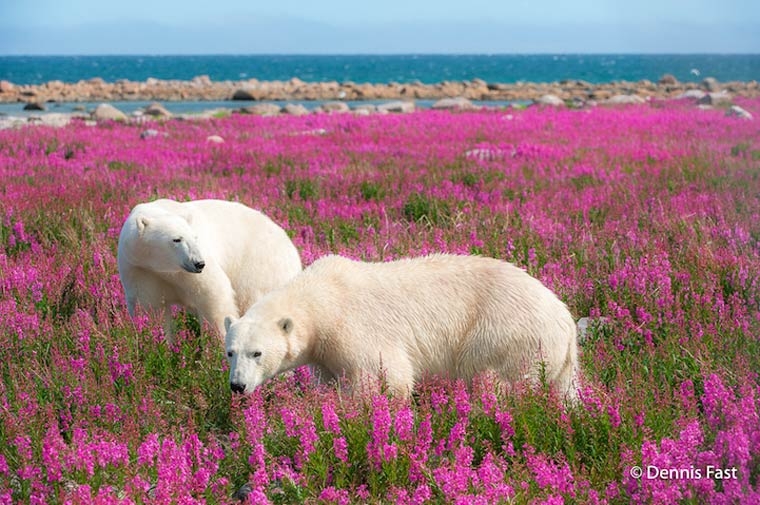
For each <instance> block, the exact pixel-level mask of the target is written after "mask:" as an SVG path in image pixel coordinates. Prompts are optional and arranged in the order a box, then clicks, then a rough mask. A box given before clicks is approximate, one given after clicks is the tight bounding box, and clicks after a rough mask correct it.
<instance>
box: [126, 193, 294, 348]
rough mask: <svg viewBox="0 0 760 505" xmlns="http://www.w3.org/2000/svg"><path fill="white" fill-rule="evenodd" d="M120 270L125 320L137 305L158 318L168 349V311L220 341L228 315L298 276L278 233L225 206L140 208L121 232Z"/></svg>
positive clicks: (263, 219)
mask: <svg viewBox="0 0 760 505" xmlns="http://www.w3.org/2000/svg"><path fill="white" fill-rule="evenodd" d="M118 264H119V277H120V278H121V283H122V285H123V286H124V292H125V293H126V298H127V307H128V309H129V314H130V315H131V316H133V317H134V315H135V307H136V305H137V304H139V305H141V306H143V307H145V308H149V309H155V310H159V311H161V312H162V313H163V316H164V326H165V328H166V335H167V338H168V340H169V342H170V343H171V341H172V329H171V323H172V318H171V307H172V306H173V305H180V306H182V307H184V308H186V309H188V310H190V311H192V312H194V313H195V314H196V315H198V316H199V317H201V318H203V319H205V320H207V321H209V322H210V323H211V324H212V325H213V326H214V327H216V329H217V330H218V331H219V333H220V335H224V317H225V316H227V315H230V314H233V315H241V314H243V313H244V312H245V311H246V310H247V309H248V308H249V307H250V306H251V305H253V304H254V302H256V301H257V300H258V299H259V298H261V297H262V296H263V295H264V294H265V293H268V292H269V291H272V290H273V289H275V288H278V287H280V286H282V285H284V284H285V283H287V282H288V281H289V280H291V279H292V278H293V277H295V276H296V275H297V274H298V273H299V272H300V271H301V259H300V256H299V254H298V251H297V250H296V248H295V246H294V245H293V243H292V242H291V241H290V238H289V237H288V235H287V234H286V233H285V231H284V230H283V229H282V228H280V227H279V226H277V225H276V224H275V223H274V222H273V221H272V220H271V219H269V218H268V217H267V216H265V215H264V214H262V213H260V212H258V211H256V210H253V209H251V208H248V207H246V206H245V205H242V204H240V203H235V202H227V201H223V200H197V201H192V202H182V203H180V202H176V201H174V200H167V199H163V200H156V201H153V202H149V203H141V204H138V205H137V206H135V208H134V209H132V212H131V213H130V214H129V217H127V220H126V221H125V223H124V226H123V227H122V229H121V234H120V235H119V248H118Z"/></svg>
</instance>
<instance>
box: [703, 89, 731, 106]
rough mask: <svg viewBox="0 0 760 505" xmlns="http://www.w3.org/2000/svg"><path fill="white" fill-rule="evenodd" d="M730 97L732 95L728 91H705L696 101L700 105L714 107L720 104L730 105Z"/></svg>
mask: <svg viewBox="0 0 760 505" xmlns="http://www.w3.org/2000/svg"><path fill="white" fill-rule="evenodd" d="M731 99H732V97H731V95H730V94H729V93H728V91H719V92H715V93H707V94H706V95H705V96H703V97H702V98H700V99H699V100H697V103H698V104H700V105H712V106H713V107H715V106H720V105H730V104H731Z"/></svg>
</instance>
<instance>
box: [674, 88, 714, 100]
mask: <svg viewBox="0 0 760 505" xmlns="http://www.w3.org/2000/svg"><path fill="white" fill-rule="evenodd" d="M706 94H707V93H705V92H704V91H702V90H701V89H687V90H686V91H684V92H683V93H681V94H680V95H678V96H676V97H675V99H676V100H683V99H685V98H688V99H690V100H699V99H700V98H702V97H704V96H705V95H706Z"/></svg>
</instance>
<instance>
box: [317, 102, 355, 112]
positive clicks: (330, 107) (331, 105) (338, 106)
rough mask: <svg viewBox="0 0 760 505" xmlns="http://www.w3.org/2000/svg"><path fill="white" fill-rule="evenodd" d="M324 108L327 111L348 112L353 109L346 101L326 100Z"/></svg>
mask: <svg viewBox="0 0 760 505" xmlns="http://www.w3.org/2000/svg"><path fill="white" fill-rule="evenodd" d="M322 110H323V111H325V112H348V111H350V110H351V109H350V108H349V106H348V104H347V103H345V102H325V103H323V104H322Z"/></svg>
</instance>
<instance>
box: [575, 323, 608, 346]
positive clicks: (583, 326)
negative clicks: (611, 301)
mask: <svg viewBox="0 0 760 505" xmlns="http://www.w3.org/2000/svg"><path fill="white" fill-rule="evenodd" d="M609 323H610V320H609V319H608V318H606V317H598V318H590V317H582V318H580V319H578V322H577V323H575V326H576V328H577V330H578V343H579V344H582V343H583V342H584V341H585V340H586V339H587V338H588V337H589V328H590V327H593V328H603V327H605V326H607V325H608V324H609Z"/></svg>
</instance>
